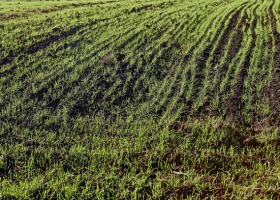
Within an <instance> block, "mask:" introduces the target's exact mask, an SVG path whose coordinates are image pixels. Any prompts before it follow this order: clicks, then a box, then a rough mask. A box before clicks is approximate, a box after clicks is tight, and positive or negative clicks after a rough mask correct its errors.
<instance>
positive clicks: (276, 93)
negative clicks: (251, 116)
mask: <svg viewBox="0 0 280 200" xmlns="http://www.w3.org/2000/svg"><path fill="white" fill-rule="evenodd" d="M274 5H275V1H274V2H273V4H272V6H271V7H270V8H269V17H270V23H271V26H272V32H273V37H274V40H275V42H274V44H273V45H275V50H276V52H275V54H274V69H273V73H272V74H273V75H272V76H273V77H272V82H271V85H270V107H271V114H272V118H275V125H279V124H280V34H279V33H278V32H277V24H276V17H275V15H274V13H273V11H272V8H273V6H274ZM272 120H273V121H274V119H272Z"/></svg>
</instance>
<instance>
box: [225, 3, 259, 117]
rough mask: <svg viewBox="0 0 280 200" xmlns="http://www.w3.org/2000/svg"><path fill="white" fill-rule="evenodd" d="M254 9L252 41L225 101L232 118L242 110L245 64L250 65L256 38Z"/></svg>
mask: <svg viewBox="0 0 280 200" xmlns="http://www.w3.org/2000/svg"><path fill="white" fill-rule="evenodd" d="M256 9H257V8H255V9H254V10H253V17H254V20H253V23H252V28H251V29H252V41H251V43H250V47H249V51H248V53H247V55H246V58H245V61H244V63H243V65H242V68H241V70H240V73H239V75H238V76H237V83H236V84H235V85H234V89H233V90H234V95H233V96H231V97H230V98H229V99H228V101H227V113H228V115H229V116H234V119H236V120H240V117H241V116H240V114H241V110H242V105H241V98H242V94H243V92H244V81H245V78H246V76H247V74H248V71H247V70H248V69H247V66H250V57H251V54H252V52H253V49H254V45H255V40H256V37H257V35H256V30H255V29H256V25H257V20H258V19H257V18H258V17H257V14H256Z"/></svg>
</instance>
